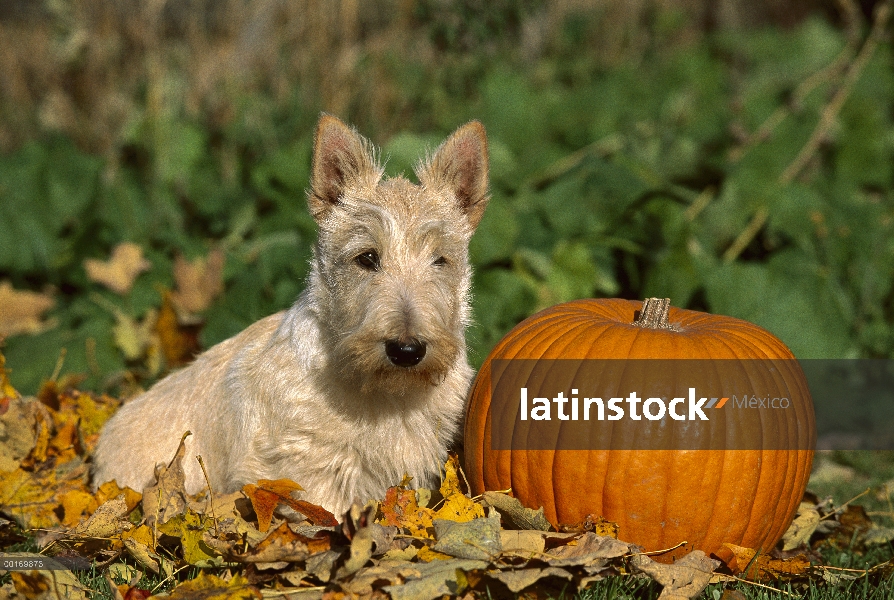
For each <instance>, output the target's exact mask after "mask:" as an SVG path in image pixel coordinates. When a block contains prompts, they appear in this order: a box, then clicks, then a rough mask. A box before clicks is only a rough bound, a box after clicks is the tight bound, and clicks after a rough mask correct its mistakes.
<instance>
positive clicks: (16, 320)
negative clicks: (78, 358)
mask: <svg viewBox="0 0 894 600" xmlns="http://www.w3.org/2000/svg"><path fill="white" fill-rule="evenodd" d="M55 303H56V301H55V300H53V299H52V298H51V297H50V296H49V295H47V294H39V293H37V292H29V291H22V290H14V289H13V288H12V284H11V283H9V282H8V281H3V282H0V337H9V336H13V335H20V334H23V333H40V332H41V331H46V330H47V329H50V328H52V327H53V326H55V323H54V322H52V321H44V320H43V313H45V312H46V311H48V310H50V308H52V307H53V305H54V304H55ZM0 366H2V365H0ZM4 394H5V392H4Z"/></svg>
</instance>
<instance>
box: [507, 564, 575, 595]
mask: <svg viewBox="0 0 894 600" xmlns="http://www.w3.org/2000/svg"><path fill="white" fill-rule="evenodd" d="M493 577H494V578H495V579H498V580H499V581H502V582H503V583H504V584H506V587H508V588H509V591H510V592H512V593H514V594H517V593H518V592H520V591H522V590H523V589H525V588H526V587H530V586H532V585H534V584H535V583H538V582H540V581H541V580H543V579H546V578H547V577H558V578H560V579H567V580H571V579H572V578H573V576H572V575H571V573H569V572H568V571H566V570H565V569H560V568H559V567H546V568H545V569H538V568H527V569H515V570H511V571H500V572H498V573H495V574H494V575H493Z"/></svg>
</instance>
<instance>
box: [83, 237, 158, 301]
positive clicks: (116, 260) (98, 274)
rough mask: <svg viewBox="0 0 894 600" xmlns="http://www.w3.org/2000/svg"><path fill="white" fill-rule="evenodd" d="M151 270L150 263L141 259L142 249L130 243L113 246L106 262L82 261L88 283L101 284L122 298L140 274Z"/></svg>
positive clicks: (91, 259)
mask: <svg viewBox="0 0 894 600" xmlns="http://www.w3.org/2000/svg"><path fill="white" fill-rule="evenodd" d="M151 268H152V263H150V262H149V261H148V260H146V259H145V258H143V249H142V248H141V247H140V246H138V245H137V244H133V243H130V242H123V243H121V244H118V245H117V246H115V248H114V249H112V255H111V257H109V260H107V261H102V260H96V259H93V258H88V259H86V260H85V261H84V269H85V270H86V271H87V277H88V278H89V279H90V281H95V282H96V283H101V284H103V285H104V286H106V287H107V288H109V289H110V290H112V291H113V292H115V293H116V294H120V295H122V296H124V295H126V294H127V293H128V292H129V291H130V288H131V287H133V284H134V281H136V279H137V277H138V276H139V274H140V273H142V272H144V271H148V270H149V269H151Z"/></svg>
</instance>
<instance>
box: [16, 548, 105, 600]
mask: <svg viewBox="0 0 894 600" xmlns="http://www.w3.org/2000/svg"><path fill="white" fill-rule="evenodd" d="M33 556H34V557H40V558H44V557H43V556H41V555H40V554H34V555H33ZM10 575H11V576H12V582H13V585H14V586H15V589H16V592H18V593H19V594H22V596H24V597H25V598H27V599H28V600H81V599H83V600H87V594H86V592H87V591H89V590H88V588H87V587H86V586H84V585H83V584H82V583H81V582H80V581H78V580H77V578H76V577H75V576H74V575H73V574H72V573H71V571H68V570H54V571H12V572H10Z"/></svg>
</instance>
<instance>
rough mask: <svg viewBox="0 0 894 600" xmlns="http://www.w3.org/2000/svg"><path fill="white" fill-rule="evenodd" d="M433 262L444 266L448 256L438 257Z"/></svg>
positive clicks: (438, 265) (437, 265)
mask: <svg viewBox="0 0 894 600" xmlns="http://www.w3.org/2000/svg"><path fill="white" fill-rule="evenodd" d="M432 264H433V265H435V266H436V267H443V266H444V265H446V264H447V258H446V257H444V256H439V257H438V258H436V259H435V262H433V263H432Z"/></svg>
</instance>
